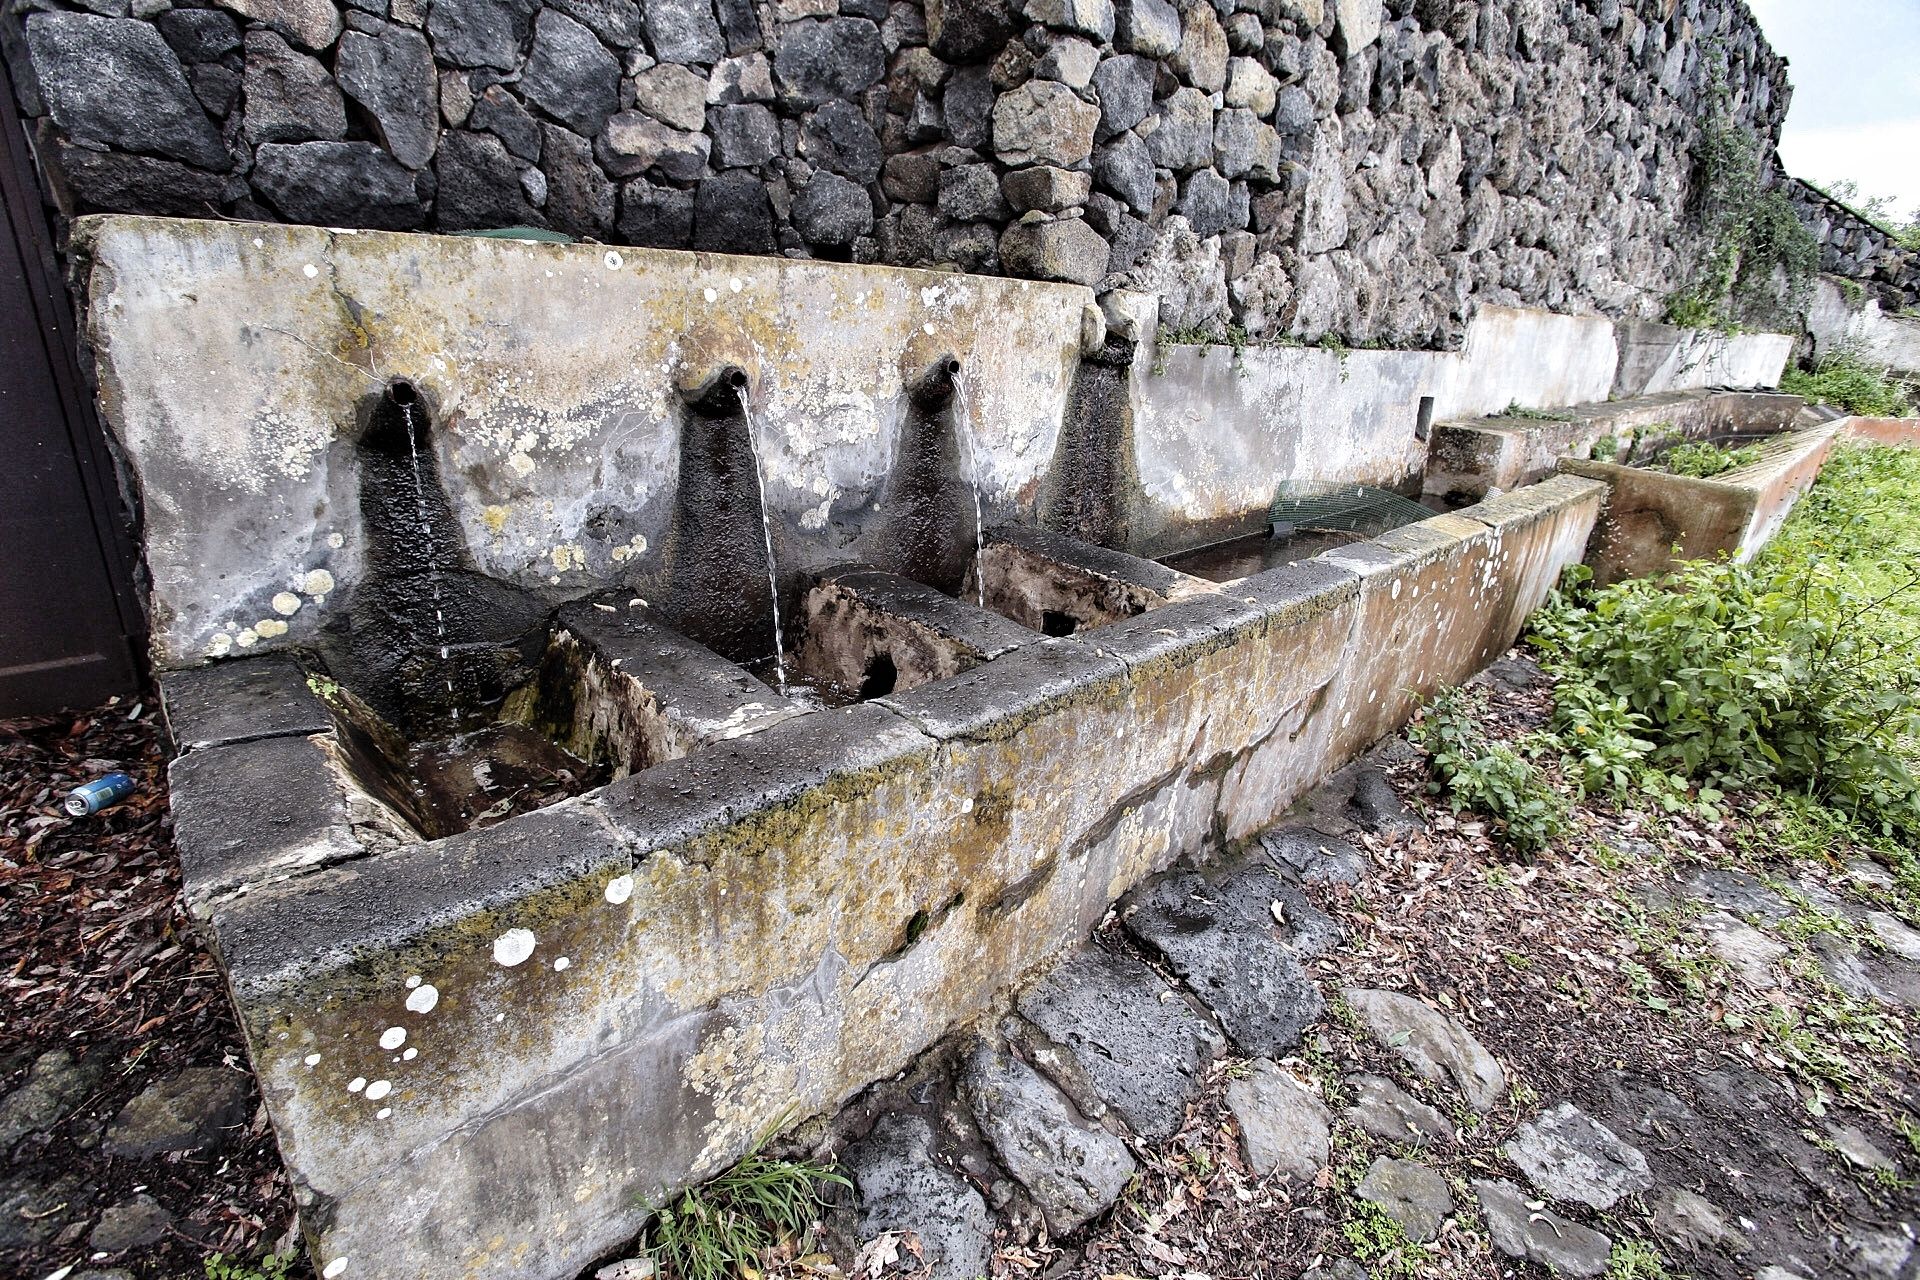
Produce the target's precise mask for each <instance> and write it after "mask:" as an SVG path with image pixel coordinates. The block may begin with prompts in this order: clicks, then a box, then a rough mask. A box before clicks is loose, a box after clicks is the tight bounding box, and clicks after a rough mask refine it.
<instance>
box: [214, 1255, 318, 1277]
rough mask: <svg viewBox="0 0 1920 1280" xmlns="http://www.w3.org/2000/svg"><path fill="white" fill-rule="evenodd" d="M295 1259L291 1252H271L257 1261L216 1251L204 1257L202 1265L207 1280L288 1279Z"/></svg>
mask: <svg viewBox="0 0 1920 1280" xmlns="http://www.w3.org/2000/svg"><path fill="white" fill-rule="evenodd" d="M294 1261H295V1259H294V1255H292V1254H290V1253H284V1254H283V1253H270V1254H268V1255H266V1256H265V1257H264V1258H262V1259H260V1261H259V1262H257V1263H249V1262H242V1261H240V1260H239V1259H238V1258H229V1257H228V1256H227V1255H226V1254H224V1253H215V1254H209V1255H208V1256H207V1257H206V1258H204V1259H202V1261H201V1266H202V1267H203V1269H204V1270H205V1271H206V1280H286V1277H287V1273H288V1272H289V1271H290V1270H291V1269H292V1267H293V1264H294Z"/></svg>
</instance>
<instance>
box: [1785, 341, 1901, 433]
mask: <svg viewBox="0 0 1920 1280" xmlns="http://www.w3.org/2000/svg"><path fill="white" fill-rule="evenodd" d="M1780 389H1781V390H1782V391H1784V392H1786V393H1787V394H1788V395H1794V396H1804V397H1806V398H1807V399H1808V400H1810V401H1812V402H1814V403H1816V404H1830V405H1833V406H1835V407H1836V408H1841V409H1845V410H1846V411H1847V412H1848V413H1857V414H1860V415H1861V416H1863V417H1868V418H1900V417H1905V416H1907V415H1909V414H1911V413H1913V412H1914V402H1915V388H1914V387H1913V386H1912V385H1911V384H1909V383H1905V382H1902V381H1900V380H1898V379H1896V378H1890V377H1888V376H1887V374H1886V371H1885V370H1884V369H1882V370H1879V371H1876V370H1874V369H1873V368H1872V367H1871V366H1869V365H1867V364H1865V363H1863V362H1862V361H1860V360H1859V359H1858V358H1856V357H1854V356H1851V355H1844V354H1843V355H1834V356H1829V357H1827V358H1826V359H1824V360H1821V361H1819V362H1817V363H1816V364H1814V365H1813V366H1812V367H1811V368H1808V369H1788V370H1787V371H1786V372H1785V373H1783V374H1781V375H1780Z"/></svg>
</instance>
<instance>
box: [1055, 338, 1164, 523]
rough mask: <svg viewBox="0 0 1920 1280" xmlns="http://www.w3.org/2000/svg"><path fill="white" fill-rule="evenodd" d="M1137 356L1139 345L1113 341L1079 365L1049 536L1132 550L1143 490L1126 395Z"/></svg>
mask: <svg viewBox="0 0 1920 1280" xmlns="http://www.w3.org/2000/svg"><path fill="white" fill-rule="evenodd" d="M1133 354H1134V344H1132V343H1131V342H1127V341H1125V340H1123V339H1120V338H1109V339H1108V340H1107V343H1106V345H1105V346H1104V347H1102V348H1101V349H1100V351H1098V352H1096V353H1094V354H1092V355H1089V356H1087V357H1086V358H1085V359H1083V360H1082V361H1081V362H1080V365H1079V368H1078V370H1077V371H1076V372H1075V374H1074V378H1073V388H1072V391H1071V392H1070V393H1069V395H1068V397H1067V410H1066V417H1065V419H1064V420H1063V421H1062V422H1061V424H1060V438H1059V441H1058V443H1057V444H1055V446H1054V451H1053V465H1052V467H1051V468H1050V469H1049V477H1048V481H1047V490H1046V493H1045V495H1044V497H1043V498H1042V501H1041V512H1040V522H1041V525H1042V527H1043V528H1046V529H1051V530H1052V531H1053V532H1055V533H1065V534H1069V535H1071V536H1073V537H1075V538H1078V539H1080V540H1081V541H1082V542H1091V543H1093V544H1094V545H1096V546H1102V547H1124V546H1126V545H1127V544H1128V539H1129V537H1130V535H1131V532H1132V520H1131V516H1130V509H1131V507H1132V504H1133V500H1134V495H1136V494H1137V493H1138V492H1139V489H1140V479H1139V474H1138V467H1137V464H1136V463H1135V461H1134V456H1133V402H1132V399H1131V397H1130V396H1129V395H1128V394H1127V379H1128V376H1129V372H1130V370H1131V369H1132V366H1133Z"/></svg>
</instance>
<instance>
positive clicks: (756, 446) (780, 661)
mask: <svg viewBox="0 0 1920 1280" xmlns="http://www.w3.org/2000/svg"><path fill="white" fill-rule="evenodd" d="M737 390H738V391H739V393H740V416H741V417H742V418H744V419H746V423H747V449H748V451H749V452H751V453H752V454H753V483H754V484H755V485H756V486H757V487H758V488H759V490H760V534H761V536H762V537H763V538H765V539H766V543H767V595H768V596H769V597H770V598H771V599H772V601H773V674H774V679H775V680H776V681H777V682H778V684H779V687H780V694H781V696H782V697H785V696H786V693H787V656H786V655H787V638H786V635H785V633H784V632H782V631H781V629H780V575H779V571H778V570H777V569H776V568H775V566H774V562H773V521H772V520H771V519H770V518H769V517H768V515H767V477H766V473H765V472H764V471H763V470H762V469H761V466H760V439H759V433H758V432H757V431H755V430H754V427H753V406H752V405H750V404H749V403H747V388H746V387H745V386H744V385H742V386H740V387H738V388H737Z"/></svg>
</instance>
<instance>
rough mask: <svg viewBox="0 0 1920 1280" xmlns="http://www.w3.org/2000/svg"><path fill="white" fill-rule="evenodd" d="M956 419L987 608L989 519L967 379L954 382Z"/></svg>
mask: <svg viewBox="0 0 1920 1280" xmlns="http://www.w3.org/2000/svg"><path fill="white" fill-rule="evenodd" d="M953 397H954V399H953V417H954V426H955V429H956V430H958V431H959V433H960V435H961V438H962V439H964V440H965V441H966V442H967V487H968V488H969V489H971V490H973V584H974V587H975V588H976V589H977V591H978V592H979V605H980V607H981V608H982V609H984V608H986V607H987V563H986V561H987V519H986V516H985V515H984V514H982V512H981V507H980V450H979V447H978V446H977V445H976V444H975V443H974V438H973V402H972V400H970V399H969V398H968V396H967V380H966V379H965V378H963V377H962V378H955V379H954V380H953Z"/></svg>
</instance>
